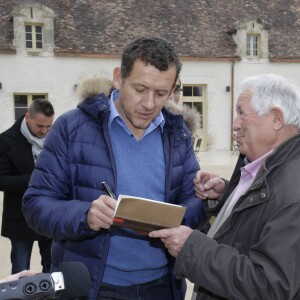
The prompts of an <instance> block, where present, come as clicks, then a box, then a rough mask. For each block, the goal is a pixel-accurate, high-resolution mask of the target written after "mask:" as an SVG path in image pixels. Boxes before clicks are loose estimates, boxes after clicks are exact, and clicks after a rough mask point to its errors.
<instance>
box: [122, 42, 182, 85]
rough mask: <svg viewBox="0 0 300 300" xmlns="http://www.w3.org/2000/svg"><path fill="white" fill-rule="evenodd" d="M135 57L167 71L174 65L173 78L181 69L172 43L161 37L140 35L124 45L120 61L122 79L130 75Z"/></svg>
mask: <svg viewBox="0 0 300 300" xmlns="http://www.w3.org/2000/svg"><path fill="white" fill-rule="evenodd" d="M137 59H140V60H141V61H143V62H144V63H146V64H150V65H151V66H154V67H155V68H156V69H158V70H159V71H167V70H168V69H169V68H170V67H171V66H173V65H174V66H175V67H176V78H175V80H176V79H177V77H178V75H179V73H180V71H181V66H182V64H181V62H180V59H179V56H178V54H177V53H176V51H175V49H174V47H173V45H172V44H171V43H170V42H168V41H167V40H165V39H163V38H159V37H140V38H137V39H135V40H133V41H132V42H130V43H129V44H127V45H126V46H125V48H124V51H123V54H122V63H121V72H122V77H123V79H125V78H127V77H128V76H129V75H130V73H131V71H132V68H133V64H134V63H135V61H136V60H137Z"/></svg>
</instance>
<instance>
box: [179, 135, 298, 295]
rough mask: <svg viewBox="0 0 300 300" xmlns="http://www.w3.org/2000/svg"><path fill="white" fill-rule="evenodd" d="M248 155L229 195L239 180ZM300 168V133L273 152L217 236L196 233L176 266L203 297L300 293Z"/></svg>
mask: <svg viewBox="0 0 300 300" xmlns="http://www.w3.org/2000/svg"><path fill="white" fill-rule="evenodd" d="M242 161H243V160H242V157H240V159H239V161H238V163H237V167H236V169H235V172H234V174H233V177H232V178H231V180H230V183H229V186H228V188H227V195H228V194H229V193H230V191H231V190H233V188H234V187H235V186H236V184H237V183H238V181H239V177H240V167H241V166H242ZM299 170H300V135H297V136H295V137H293V138H291V139H289V140H287V141H286V142H284V143H283V144H282V145H280V146H279V147H278V149H276V150H275V151H274V152H273V154H272V155H271V156H270V157H268V158H267V160H266V161H265V163H264V164H263V166H262V168H261V169H260V171H259V173H258V174H257V176H256V179H255V180H254V182H253V184H252V185H251V187H250V188H249V190H248V191H247V192H246V193H245V195H243V196H241V198H240V199H239V201H238V202H237V204H236V206H235V207H234V209H233V211H232V213H231V215H230V217H229V218H228V219H227V220H226V221H225V222H224V224H223V225H222V226H221V227H220V228H219V230H218V232H217V233H216V235H215V237H214V240H213V239H210V238H209V237H207V236H206V235H204V234H203V233H201V232H199V231H194V232H193V233H192V234H191V236H190V237H189V238H188V240H187V242H186V244H185V245H184V247H183V248H182V250H181V252H180V254H179V256H178V257H177V260H176V265H175V272H176V274H177V275H178V276H179V277H186V278H188V279H189V280H190V281H191V282H193V283H196V284H197V285H198V286H199V287H200V288H199V291H198V296H197V300H202V299H205V300H208V299H230V300H235V299H236V300H237V299H238V300H242V299H247V300H249V299H259V300H262V299H268V300H288V299H300V174H299V172H300V171H299ZM224 199H226V195H225V197H224Z"/></svg>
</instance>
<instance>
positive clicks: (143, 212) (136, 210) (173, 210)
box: [113, 195, 186, 233]
mask: <svg viewBox="0 0 300 300" xmlns="http://www.w3.org/2000/svg"><path fill="white" fill-rule="evenodd" d="M185 211H186V208H185V207H183V206H180V205H175V204H170V203H165V202H160V201H155V200H151V199H146V198H139V197H133V196H128V195H120V196H119V197H118V203H117V207H116V210H115V215H114V223H113V225H114V226H119V227H127V228H131V229H134V230H138V231H143V232H146V233H147V232H150V231H153V230H158V229H163V228H172V227H178V226H179V225H180V224H181V222H182V219H183V216H184V214H185Z"/></svg>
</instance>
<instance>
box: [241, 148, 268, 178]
mask: <svg viewBox="0 0 300 300" xmlns="http://www.w3.org/2000/svg"><path fill="white" fill-rule="evenodd" d="M272 152H273V150H271V151H269V152H267V153H266V154H264V155H263V156H261V157H259V158H258V159H256V160H254V161H252V162H249V161H248V159H247V157H245V159H244V163H245V166H244V167H243V168H242V169H244V170H245V171H246V172H247V173H248V174H250V175H251V176H252V177H253V178H254V177H255V176H256V174H257V172H258V171H259V169H260V167H261V165H262V163H263V162H264V161H265V159H266V158H267V157H268V156H269V155H270V154H271V153H272Z"/></svg>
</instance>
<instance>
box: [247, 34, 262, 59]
mask: <svg viewBox="0 0 300 300" xmlns="http://www.w3.org/2000/svg"><path fill="white" fill-rule="evenodd" d="M258 40H259V36H258V35H256V34H247V41H246V55H247V56H258V49H259V45H258Z"/></svg>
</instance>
